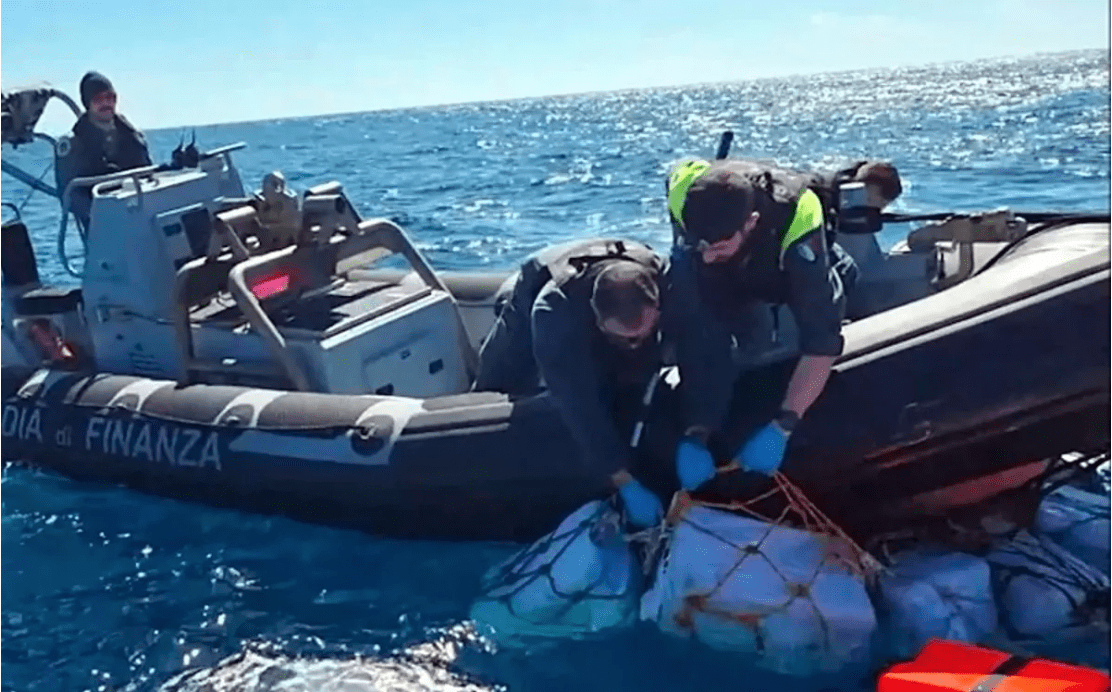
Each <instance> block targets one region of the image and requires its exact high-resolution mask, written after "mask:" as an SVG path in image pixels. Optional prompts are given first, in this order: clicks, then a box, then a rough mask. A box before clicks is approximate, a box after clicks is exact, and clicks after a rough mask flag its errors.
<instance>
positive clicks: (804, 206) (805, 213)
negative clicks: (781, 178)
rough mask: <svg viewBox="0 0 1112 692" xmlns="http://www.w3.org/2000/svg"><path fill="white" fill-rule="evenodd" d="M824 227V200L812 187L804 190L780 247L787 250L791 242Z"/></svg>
mask: <svg viewBox="0 0 1112 692" xmlns="http://www.w3.org/2000/svg"><path fill="white" fill-rule="evenodd" d="M821 227H822V202H820V201H819V196H818V195H816V194H815V193H814V192H813V191H811V190H810V189H808V190H804V191H803V194H802V195H800V196H799V202H797V203H796V205H795V216H793V217H792V222H791V225H789V226H788V232H787V233H785V234H784V237H783V238H782V239H781V240H780V249H781V250H787V249H788V248H789V247H791V244H792V243H794V242H795V241H797V240H799V239H800V238H802V237H803V236H805V235H807V234H808V233H810V232H811V231H813V230H815V229H816V228H821Z"/></svg>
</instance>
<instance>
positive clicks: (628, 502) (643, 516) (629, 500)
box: [618, 480, 664, 529]
mask: <svg viewBox="0 0 1112 692" xmlns="http://www.w3.org/2000/svg"><path fill="white" fill-rule="evenodd" d="M618 494H619V495H621V496H622V502H623V503H624V504H625V511H626V516H627V517H628V518H629V523H631V524H633V525H634V526H638V527H641V528H644V529H647V528H649V527H650V526H656V525H657V524H659V523H660V522H661V521H663V520H664V507H663V505H661V504H660V498H659V497H657V496H656V494H655V493H653V492H652V491H651V490H649V489H648V488H646V487H645V486H643V485H641V484H640V483H639V482H638V481H637V480H630V481H629V482H627V483H626V484H625V485H623V486H622V487H620V488H618Z"/></svg>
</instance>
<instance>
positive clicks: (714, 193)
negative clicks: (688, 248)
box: [683, 164, 756, 243]
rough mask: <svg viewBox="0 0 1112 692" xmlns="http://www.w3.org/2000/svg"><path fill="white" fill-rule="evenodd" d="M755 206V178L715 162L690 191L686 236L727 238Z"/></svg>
mask: <svg viewBox="0 0 1112 692" xmlns="http://www.w3.org/2000/svg"><path fill="white" fill-rule="evenodd" d="M755 208H756V194H755V193H754V182H753V180H751V179H750V178H749V177H748V176H745V175H742V174H741V173H738V172H737V171H733V170H730V169H729V168H726V167H724V166H723V165H722V164H712V165H711V167H710V168H709V169H707V171H706V172H705V173H703V174H702V175H701V176H699V178H698V179H697V180H696V181H695V182H694V183H692V184H691V188H690V189H689V190H688V191H687V197H686V198H685V201H684V205H683V227H684V235H685V236H686V237H687V239H688V241H690V242H697V241H700V240H705V241H706V242H708V243H717V242H718V241H720V240H725V239H726V238H729V237H731V236H732V235H733V234H734V233H737V232H738V231H740V230H741V229H742V227H743V226H744V225H745V222H746V220H748V218H749V216H750V214H752V213H753V211H754V209H755Z"/></svg>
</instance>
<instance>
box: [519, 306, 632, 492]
mask: <svg viewBox="0 0 1112 692" xmlns="http://www.w3.org/2000/svg"><path fill="white" fill-rule="evenodd" d="M577 308H578V309H577ZM589 310H590V307H589V306H577V305H574V304H573V303H572V302H571V301H569V299H568V297H567V296H566V295H565V294H564V292H563V291H561V290H559V289H556V288H554V287H551V286H548V287H546V288H545V289H544V290H543V291H541V294H540V295H539V296H538V297H537V300H536V302H535V303H534V304H533V312H532V323H533V341H534V346H533V349H534V353H535V355H536V357H537V365H538V366H539V369H540V372H541V376H542V377H543V378H544V381H545V385H546V386H547V388H548V391H549V393H550V395H551V396H552V398H553V400H554V401H555V403H556V407H557V409H558V410H559V412H560V416H561V417H562V418H563V420H564V424H565V425H566V426H567V427H568V430H569V431H570V432H571V434H572V437H573V438H574V439H575V441H576V443H577V444H578V445H579V447H580V449H582V450H583V454H584V457H585V458H586V461H587V463H588V464H590V468H592V469H597V470H598V472H599V473H600V474H605V475H607V476H609V475H612V474H614V473H616V472H617V471H619V470H620V469H623V468H628V467H629V462H630V458H629V447H628V445H627V444H626V442H625V441H623V440H622V439H621V438H620V437H619V435H618V431H617V428H616V426H615V425H614V420H613V415H612V414H611V412H610V407H609V406H607V405H606V402H605V399H604V394H603V392H604V389H603V383H602V380H601V372H600V369H599V366H598V363H597V362H596V360H595V358H594V357H593V356H592V353H591V347H590V333H591V332H590V330H592V329H594V325H593V323H592V322H591V320H590V319H589V317H588V315H587V314H586V313H587V312H588V311H589Z"/></svg>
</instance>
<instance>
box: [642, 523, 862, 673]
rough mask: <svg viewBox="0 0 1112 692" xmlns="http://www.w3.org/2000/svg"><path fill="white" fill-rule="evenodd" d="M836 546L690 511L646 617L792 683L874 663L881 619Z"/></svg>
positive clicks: (649, 596) (646, 601) (847, 552)
mask: <svg viewBox="0 0 1112 692" xmlns="http://www.w3.org/2000/svg"><path fill="white" fill-rule="evenodd" d="M851 562H852V552H851V549H850V546H849V545H848V544H846V543H845V542H843V541H841V540H840V539H836V538H831V537H828V536H824V535H820V534H815V533H810V532H807V531H800V530H796V529H792V528H787V527H780V526H776V525H773V524H770V523H767V522H763V521H756V520H753V519H747V518H744V517H739V516H736V515H733V514H729V513H726V512H721V511H717V510H714V509H709V508H706V507H694V508H692V509H690V510H688V511H687V513H686V515H685V516H684V517H683V519H682V520H681V521H680V522H679V523H678V524H677V525H676V527H675V529H674V531H673V534H672V537H671V544H670V545H669V546H668V549H667V552H666V553H665V555H664V558H663V559H662V561H661V564H660V565H659V567H658V569H657V573H656V577H655V582H654V584H653V586H652V588H651V589H650V590H649V591H648V592H647V593H646V594H645V596H644V597H643V598H642V600H641V617H642V619H645V620H651V621H654V622H656V623H657V625H658V626H659V627H660V628H661V630H662V631H664V632H666V633H668V634H672V635H676V636H680V637H695V638H697V639H698V640H700V641H702V642H703V643H705V644H707V645H708V646H710V647H712V648H715V649H719V650H724V651H735V652H743V653H749V654H753V655H755V656H756V659H755V663H756V664H757V665H759V666H761V667H764V668H767V669H771V670H774V671H776V672H779V673H783V674H787V675H813V674H816V673H822V672H831V673H832V672H839V671H842V670H845V669H846V668H850V667H854V666H856V665H858V664H862V663H865V662H867V661H868V660H869V658H870V656H871V652H872V645H873V642H872V637H873V634H874V632H875V631H876V627H877V622H876V614H875V613H874V611H873V606H872V603H871V601H870V600H869V596H868V593H867V592H866V589H865V581H864V579H863V578H862V577H861V576H859V575H858V574H857V573H855V571H854V570H853V569H852V568H851V567H850V566H849V564H850V563H851Z"/></svg>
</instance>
